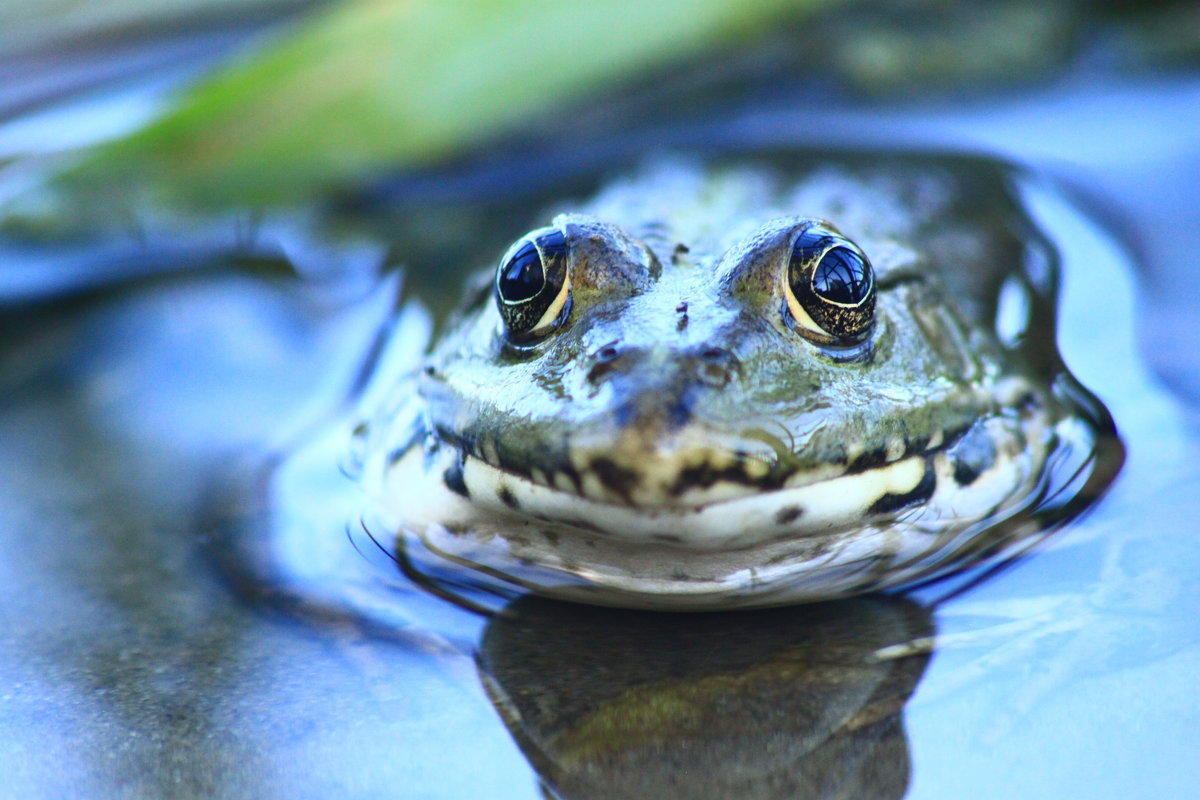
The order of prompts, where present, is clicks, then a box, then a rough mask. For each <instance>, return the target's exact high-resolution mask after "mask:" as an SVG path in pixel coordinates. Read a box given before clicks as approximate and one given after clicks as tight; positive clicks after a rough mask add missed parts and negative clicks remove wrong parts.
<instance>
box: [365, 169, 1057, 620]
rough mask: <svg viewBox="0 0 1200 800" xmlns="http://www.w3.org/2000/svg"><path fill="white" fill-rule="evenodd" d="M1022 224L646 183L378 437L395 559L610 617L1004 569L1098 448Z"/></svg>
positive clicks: (561, 255)
mask: <svg viewBox="0 0 1200 800" xmlns="http://www.w3.org/2000/svg"><path fill="white" fill-rule="evenodd" d="M981 187H982V188H981ZM984 189H987V190H988V191H992V192H995V194H993V195H985V194H983V191H984ZM1009 202H1010V200H1009V198H1008V197H1007V196H1006V195H1005V194H1004V192H1003V190H1002V188H1001V187H998V186H997V185H996V184H988V185H983V184H982V183H981V181H980V180H979V179H978V176H973V175H969V174H967V175H965V176H964V175H958V174H954V173H952V172H951V171H948V170H947V169H946V168H945V167H944V166H939V165H932V166H921V167H919V168H918V167H914V166H913V165H911V164H908V165H894V164H893V165H887V166H886V167H881V166H878V165H870V166H867V167H863V166H846V165H823V166H819V167H815V168H811V167H810V168H802V169H792V170H782V169H778V168H776V167H775V166H774V165H772V164H768V163H764V162H755V161H752V160H747V161H733V162H727V163H722V164H715V165H714V164H709V163H703V162H700V161H690V160H686V159H665V160H660V161H657V162H653V163H650V164H648V165H646V166H644V167H643V168H642V169H641V170H640V171H638V172H636V173H634V174H633V175H632V176H629V177H626V178H624V179H622V180H619V181H617V182H615V183H613V184H611V185H610V186H608V187H606V188H605V189H603V190H602V191H601V192H599V193H598V194H597V195H596V196H595V197H593V198H592V199H591V200H589V201H584V202H573V203H570V204H564V205H563V206H561V207H560V208H558V209H556V211H557V212H558V213H557V214H551V215H548V216H547V217H546V218H544V219H543V220H542V221H541V222H542V223H543V224H546V223H549V224H548V225H546V227H541V228H537V229H535V230H533V231H531V232H530V233H529V234H527V235H525V236H523V237H520V238H518V239H517V241H516V242H515V243H514V244H513V246H512V247H511V248H510V249H509V251H508V252H507V253H506V254H505V255H504V257H503V258H501V260H500V264H499V267H498V268H497V269H494V270H493V271H492V272H491V273H490V274H489V280H488V281H487V283H486V285H483V286H482V288H481V289H480V290H479V291H477V292H475V293H474V294H473V296H472V297H470V298H468V302H467V304H466V306H465V308H464V309H463V311H462V312H461V314H460V315H459V316H458V318H456V319H455V320H452V321H451V322H450V323H449V325H448V331H447V333H446V335H445V336H444V337H443V338H442V339H441V341H440V342H438V343H437V344H436V345H435V346H434V348H433V349H432V352H431V353H430V355H429V356H428V358H427V360H426V362H425V365H424V367H423V369H422V371H421V373H420V375H419V376H417V377H416V379H415V381H408V382H406V383H405V384H404V385H403V386H402V387H400V388H399V389H398V391H397V394H396V396H395V399H394V402H392V403H391V404H390V405H389V407H388V408H386V409H384V410H382V411H379V412H377V413H376V414H375V416H374V418H373V419H372V420H371V422H370V424H369V426H368V432H367V434H366V439H365V441H366V444H367V448H366V455H365V457H364V469H363V471H364V475H365V479H366V481H367V485H368V487H369V491H370V492H371V494H372V496H373V498H374V500H375V501H376V503H377V504H378V505H379V507H380V508H381V509H385V510H386V513H387V514H388V521H387V524H388V526H389V527H391V528H393V529H394V530H396V531H398V532H399V535H400V544H401V547H406V546H407V545H410V544H418V543H419V545H420V547H421V550H422V551H423V552H424V553H428V554H434V555H436V556H437V557H440V558H445V559H448V560H449V561H452V562H456V563H458V564H462V565H466V566H469V567H473V568H476V569H478V570H480V571H481V572H480V574H482V575H487V576H489V579H491V580H500V581H503V582H509V583H513V584H517V585H520V586H524V587H527V588H531V589H533V590H535V591H538V592H541V593H544V594H549V595H554V596H561V597H567V598H572V599H581V600H586V601H590V602H596V603H603V604H611V605H627V606H635V607H651V608H723V607H744V606H756V605H773V604H780V603H787V602H796V601H804V600H815V599H824V598H828V597H834V596H840V595H846V594H853V593H858V592H864V591H870V590H874V589H879V588H886V587H890V586H896V585H901V584H905V583H909V582H912V581H914V580H915V579H918V578H922V577H926V576H929V575H933V574H937V573H939V572H943V571H945V570H947V569H949V568H951V567H953V566H955V565H957V564H960V563H963V562H965V561H969V560H972V559H975V558H978V557H980V556H981V555H984V554H988V553H992V552H995V551H997V550H998V549H1000V548H1002V547H1003V546H1005V545H1007V544H1010V543H1011V542H1012V541H1015V540H1017V539H1020V538H1023V537H1025V536H1028V535H1029V534H1030V533H1031V532H1032V531H1034V530H1036V528H1037V527H1038V526H1036V525H1034V524H1012V521H1013V520H1014V519H1015V518H1017V517H1019V515H1020V514H1021V513H1023V511H1027V510H1028V509H1029V508H1031V507H1032V506H1034V505H1036V503H1037V502H1038V499H1039V497H1041V495H1042V494H1044V489H1045V484H1046V481H1045V475H1046V472H1047V470H1048V468H1049V464H1050V462H1051V461H1052V459H1053V456H1054V452H1055V449H1056V447H1058V443H1059V438H1060V434H1061V433H1062V432H1063V430H1065V429H1066V428H1071V427H1078V425H1077V423H1078V422H1079V419H1080V410H1079V409H1078V408H1077V407H1075V406H1074V405H1073V404H1072V402H1071V401H1070V400H1069V395H1071V394H1072V392H1065V391H1063V390H1062V382H1063V381H1069V377H1066V376H1065V373H1062V372H1061V371H1059V370H1060V369H1061V367H1060V365H1059V364H1058V362H1057V357H1056V356H1055V355H1054V351H1053V343H1052V321H1051V320H1045V319H1043V320H1037V319H1036V318H1035V317H1036V315H1037V313H1039V309H1042V310H1043V311H1044V309H1045V308H1047V307H1049V308H1050V309H1052V308H1053V298H1052V294H1053V283H1054V280H1053V276H1052V275H1051V274H1049V273H1048V272H1046V271H1043V272H1044V274H1042V275H1040V276H1039V275H1036V274H1032V273H1031V272H1030V270H1028V269H1027V267H1028V265H1029V263H1030V261H1031V258H1032V257H1031V253H1034V251H1036V249H1037V248H1036V245H1037V242H1036V240H1035V239H1034V238H1033V234H1032V232H1029V237H1028V238H1029V240H1028V241H1027V240H1026V237H1023V236H1022V235H1021V233H1020V231H1018V232H1017V233H1016V234H1014V232H1013V223H1012V220H1011V219H1004V218H1003V217H1002V214H1001V212H1002V211H1006V210H1008V205H1007V204H1008V203H1009ZM1034 254H1035V255H1037V253H1034ZM1033 260H1036V259H1033ZM1041 266H1043V267H1044V266H1045V265H1044V264H1042V265H1041ZM1039 326H1040V330H1038V332H1039V333H1040V334H1041V335H1043V336H1047V337H1049V341H1046V342H1044V343H1042V344H1043V345H1044V347H1043V350H1042V353H1043V356H1037V357H1032V358H1031V357H1030V348H1029V347H1028V343H1029V338H1030V334H1031V331H1034V330H1035V329H1039ZM1047 353H1048V355H1045V354H1047ZM1073 385H1074V384H1072V386H1073ZM1056 387H1057V388H1056ZM1075 389H1076V390H1078V387H1075ZM1076 393H1078V391H1076ZM1001 523H1006V524H1005V525H1001Z"/></svg>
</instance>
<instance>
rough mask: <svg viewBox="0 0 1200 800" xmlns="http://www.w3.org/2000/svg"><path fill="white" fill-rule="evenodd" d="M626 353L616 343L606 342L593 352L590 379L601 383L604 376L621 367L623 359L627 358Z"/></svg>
mask: <svg viewBox="0 0 1200 800" xmlns="http://www.w3.org/2000/svg"><path fill="white" fill-rule="evenodd" d="M625 355H626V353H625V351H624V350H623V349H622V348H621V347H619V346H617V344H616V343H612V344H606V345H604V346H603V347H601V348H600V349H598V350H597V351H596V352H595V353H593V354H592V368H591V369H590V370H588V375H587V377H588V380H589V381H590V382H591V383H593V384H599V383H600V381H601V380H603V378H604V376H606V375H608V374H609V373H610V372H612V371H613V370H616V369H619V368H620V365H621V363H622V361H624V360H627V359H624V356H625Z"/></svg>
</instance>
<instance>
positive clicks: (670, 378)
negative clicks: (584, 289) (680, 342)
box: [587, 343, 740, 429]
mask: <svg viewBox="0 0 1200 800" xmlns="http://www.w3.org/2000/svg"><path fill="white" fill-rule="evenodd" d="M591 359H592V365H591V367H590V369H589V370H588V373H587V380H588V382H589V383H590V384H591V385H592V386H593V387H596V388H597V389H598V388H600V387H602V386H607V387H608V388H609V389H611V391H612V392H613V393H614V395H615V400H616V402H615V403H614V408H615V409H616V410H617V420H618V424H620V425H621V426H622V427H631V426H632V427H647V426H650V427H665V428H667V429H671V428H675V427H680V426H683V425H685V424H687V423H688V422H689V421H690V420H691V416H692V407H693V405H694V404H695V400H696V398H697V396H698V394H699V393H701V392H703V391H704V390H705V389H706V388H708V389H721V388H723V387H725V386H726V385H727V384H728V383H729V382H730V381H731V380H733V379H734V377H735V376H736V374H737V372H738V370H739V369H740V362H739V361H738V358H737V356H736V355H734V354H733V353H732V352H731V351H730V350H727V349H725V348H723V347H717V346H713V345H697V346H695V347H689V348H685V349H666V348H659V347H653V346H651V347H646V346H639V345H624V344H616V343H613V344H607V345H604V346H603V347H600V348H598V349H597V350H596V351H595V352H594V353H593V354H592V356H591ZM654 423H657V424H654Z"/></svg>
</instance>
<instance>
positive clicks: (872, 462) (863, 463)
mask: <svg viewBox="0 0 1200 800" xmlns="http://www.w3.org/2000/svg"><path fill="white" fill-rule="evenodd" d="M886 463H887V450H886V449H885V448H882V447H880V448H878V449H875V450H868V451H867V452H865V453H861V454H860V455H859V456H858V458H856V459H854V460H853V461H852V462H850V465H849V467H847V468H846V472H848V473H850V474H853V473H856V472H866V471H867V470H869V469H875V468H876V467H882V466H883V465H884V464H886Z"/></svg>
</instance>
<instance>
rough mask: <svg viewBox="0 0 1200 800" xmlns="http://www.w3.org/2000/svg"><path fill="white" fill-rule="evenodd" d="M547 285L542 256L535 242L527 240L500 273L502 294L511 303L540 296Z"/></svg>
mask: <svg viewBox="0 0 1200 800" xmlns="http://www.w3.org/2000/svg"><path fill="white" fill-rule="evenodd" d="M545 286H546V273H545V272H544V271H543V270H542V257H541V256H539V255H538V251H537V247H535V246H534V244H533V242H525V244H523V245H521V248H520V249H519V250H517V252H516V254H515V255H513V257H512V258H510V259H509V260H508V264H506V265H505V267H504V270H503V271H502V272H501V273H500V281H499V288H500V295H501V296H502V297H503V298H504V299H505V300H507V301H508V302H510V303H520V302H521V301H523V300H529V299H532V298H534V297H537V296H538V293H539V292H541V291H542V289H543V288H544V287H545Z"/></svg>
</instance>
